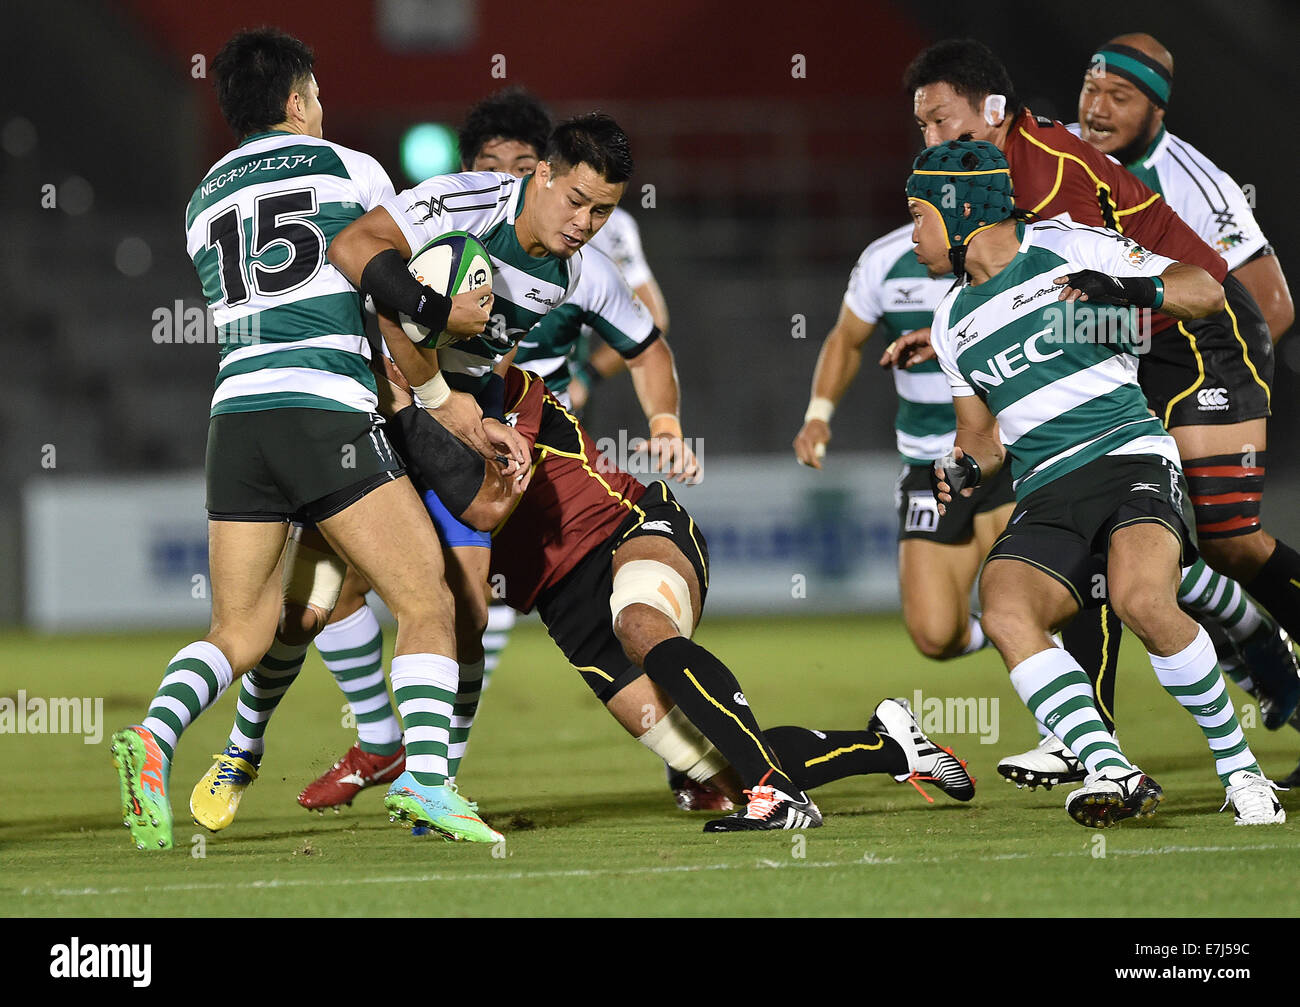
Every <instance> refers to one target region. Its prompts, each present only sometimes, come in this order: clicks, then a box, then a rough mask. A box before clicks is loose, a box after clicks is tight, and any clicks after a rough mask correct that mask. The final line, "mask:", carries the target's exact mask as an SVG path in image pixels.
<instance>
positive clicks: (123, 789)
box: [110, 521, 287, 849]
mask: <svg viewBox="0 0 1300 1007" xmlns="http://www.w3.org/2000/svg"><path fill="white" fill-rule="evenodd" d="M286 531H287V525H286V524H285V523H283V522H280V521H209V523H208V551H209V571H210V583H211V588H212V626H211V629H210V631H209V633H208V635H207V637H205V638H204V639H203V640H201V641H198V642H196V643H192V644H190V645H188V646H186V647H183V648H181V650H180V651H179V652H177V654H176V655H175V656H174V657H173V658H172V659H171V661H170V662H168V665H167V671H166V672H165V674H164V676H163V680H162V682H161V684H160V685H159V687H158V691H157V693H156V695H155V696H154V699H153V701H152V702H151V703H150V705H149V711H148V714H147V715H146V717H145V719H144V721H143V722H142V723H141V724H139V725H133V726H131V727H127V728H125V729H124V730H122V731H119V732H117V733H116V734H115V735H114V736H113V738H112V741H111V742H110V750H111V752H112V755H113V764H114V766H115V767H116V768H117V771H118V785H119V791H120V795H121V800H122V815H123V824H124V825H125V826H127V828H129V829H130V831H131V838H132V841H133V842H134V843H135V845H136V847H137V848H138V849H168V848H170V847H171V845H172V813H171V802H170V799H169V797H168V784H169V782H170V775H171V762H172V758H173V756H174V753H175V746H176V743H177V741H178V740H179V738H180V735H181V733H182V732H183V731H184V730H185V728H186V727H188V726H189V725H190V723H191V722H193V720H194V719H195V718H196V717H197V716H198V715H199V714H200V713H202V712H203V711H204V710H205V709H207V708H208V707H209V706H211V705H212V704H213V703H215V702H216V701H217V699H218V698H220V696H221V694H222V693H223V692H224V691H225V689H226V688H227V687H228V686H229V685H230V683H231V682H232V681H233V680H234V678H235V677H236V676H237V675H239V674H242V673H243V672H244V671H246V670H248V668H250V667H252V665H253V664H254V663H255V662H256V661H257V660H258V658H259V657H261V656H262V655H263V654H265V652H266V650H267V647H268V645H269V644H270V643H271V641H272V639H273V637H274V634H275V624H276V621H277V619H278V616H279V608H280V577H279V574H280V563H281V555H282V553H283V550H284V542H285V535H286Z"/></svg>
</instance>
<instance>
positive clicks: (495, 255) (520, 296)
mask: <svg viewBox="0 0 1300 1007" xmlns="http://www.w3.org/2000/svg"><path fill="white" fill-rule="evenodd" d="M532 178H533V176H532V175H529V176H527V177H525V178H515V177H514V176H513V175H506V174H503V173H501V172H497V171H465V172H461V173H459V174H455V175H438V176H436V177H434V178H430V179H427V180H426V181H423V182H421V183H420V184H419V185H417V186H415V187H414V188H413V189H406V190H405V191H403V192H399V193H398V194H397V195H396V196H394V197H392V198H391V199H388V200H386V201H385V202H384V209H385V210H387V211H388V212H389V214H390V215H391V216H392V218H393V219H394V220H395V221H396V222H397V226H398V227H399V228H401V230H402V234H403V235H404V236H405V237H406V241H407V244H409V245H410V246H411V254H412V255H415V254H416V253H417V252H419V251H420V249H422V248H423V247H424V246H425V245H427V244H428V243H429V242H430V241H433V240H434V239H435V238H439V237H441V236H442V235H444V234H446V233H447V232H448V231H467V232H468V233H470V234H472V235H474V236H475V237H476V238H478V239H479V241H481V242H483V247H484V248H486V249H487V250H488V255H489V256H491V258H492V273H493V276H492V293H493V295H494V297H495V300H494V301H493V303H492V321H491V322H490V323H489V324H488V327H487V328H486V329H485V330H484V331H483V334H482V335H481V336H475V337H474V338H472V339H466V340H462V341H461V342H458V343H456V344H454V345H452V346H447V347H443V348H442V349H440V350H439V351H438V363H439V366H440V368H441V370H442V371H443V373H445V374H446V376H447V382H448V384H450V385H451V386H452V387H454V388H459V389H460V390H462V391H471V392H472V391H477V390H478V389H479V388H480V387H482V385H483V384H484V383H485V382H486V381H487V377H488V374H489V373H490V372H491V370H492V366H493V364H495V363H496V362H497V361H498V360H500V359H501V358H502V357H503V356H505V355H506V354H507V353H509V352H510V349H511V347H513V346H514V345H515V344H516V343H517V342H518V341H519V338H520V337H521V336H522V335H523V334H524V333H525V332H527V331H528V330H529V329H531V328H532V327H533V326H534V325H536V324H537V323H538V322H539V321H540V320H541V319H542V317H543V316H544V315H545V314H546V313H547V312H548V311H550V310H551V309H552V308H555V307H556V306H558V305H559V304H561V303H562V302H563V301H565V300H567V299H568V297H569V295H570V294H572V293H573V290H574V287H575V286H576V285H577V282H578V277H579V275H580V274H581V271H582V258H581V252H580V251H579V252H574V254H573V255H572V256H571V257H569V258H567V259H562V258H559V257H558V256H554V255H549V254H547V255H543V256H540V257H534V256H531V255H529V254H528V253H527V252H525V251H524V249H523V247H522V246H521V245H520V244H519V238H518V237H517V236H516V234H515V220H516V219H517V218H518V216H519V213H520V212H521V211H522V210H523V207H524V197H525V193H526V192H527V188H528V185H529V183H530V182H531V180H532Z"/></svg>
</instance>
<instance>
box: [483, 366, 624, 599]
mask: <svg viewBox="0 0 1300 1007" xmlns="http://www.w3.org/2000/svg"><path fill="white" fill-rule="evenodd" d="M505 380H506V398H505V401H506V420H507V422H509V423H510V424H511V425H512V426H513V427H514V428H515V429H516V430H518V431H519V433H521V434H522V435H523V436H524V438H525V439H526V440H527V441H528V442H529V443H530V444H531V445H532V463H533V473H532V482H531V483H530V484H529V486H528V489H527V490H526V491H525V492H524V495H523V496H522V497H521V498H520V499H519V502H518V504H516V506H515V508H514V510H513V511H511V512H510V515H509V516H508V517H507V518H506V519H505V520H504V521H503V522H502V523H501V525H500V526H499V527H498V528H497V529H496V530H495V531H494V532H493V533H492V574H493V576H494V577H495V576H496V575H498V574H500V575H501V576H502V577H503V578H504V579H503V581H502V582H501V583H503V584H504V587H505V592H506V595H505V600H506V604H508V605H510V607H512V608H515V609H518V610H519V611H521V612H527V611H529V610H530V609H532V607H533V604H534V603H535V602H536V601H537V596H538V595H539V594H541V592H542V591H544V590H546V588H548V587H551V586H552V585H554V584H557V583H559V581H560V579H561V578H562V577H564V575H565V574H567V573H568V572H569V571H570V570H572V569H573V568H574V567H575V566H577V565H578V563H580V562H581V561H582V559H583V558H584V557H585V556H586V555H587V554H588V553H589V552H591V550H592V549H595V548H596V547H597V546H599V545H600V544H601V543H602V542H604V541H605V540H606V539H608V538H609V537H610V536H611V535H613V534H614V532H615V531H616V530H617V529H618V526H619V525H620V524H622V523H623V521H624V520H625V519H626V518H627V516H628V515H629V514H634V513H637V512H638V507H637V501H638V500H640V499H641V497H642V496H643V495H644V494H645V491H646V488H645V486H644V485H643V484H642V483H640V482H639V481H638V480H636V479H634V478H633V477H632V476H630V475H628V474H627V473H626V472H624V471H622V470H621V469H619V468H618V467H617V466H615V465H612V464H610V463H609V462H607V461H605V460H603V459H602V458H601V456H600V454H599V453H598V452H597V451H596V445H595V444H594V443H593V441H592V439H591V437H590V436H588V434H587V432H586V431H585V430H583V429H582V427H581V426H579V425H578V421H577V419H575V418H574V416H573V415H572V414H571V413H569V412H567V411H566V410H565V409H564V407H562V406H561V405H560V404H559V403H558V402H557V401H556V400H555V398H554V396H552V395H551V394H550V393H549V392H548V391H547V390H546V386H545V385H544V384H543V383H542V381H541V380H540V379H538V378H536V377H534V376H533V375H531V374H528V373H525V372H524V371H521V370H520V369H519V368H517V367H511V368H510V369H509V370H508V371H507V372H506V379H505Z"/></svg>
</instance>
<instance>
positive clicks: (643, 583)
mask: <svg viewBox="0 0 1300 1007" xmlns="http://www.w3.org/2000/svg"><path fill="white" fill-rule="evenodd" d="M629 605H649V606H650V607H651V608H653V609H658V610H659V611H660V612H662V613H663V614H664V615H666V616H668V618H669V619H671V620H672V621H673V623H674V624H675V625H676V626H677V629H678V631H679V632H680V633H681V634H682V636H684V637H686V638H687V639H690V636H691V633H693V632H694V631H695V615H694V613H693V612H692V611H691V590H690V588H689V587H687V586H686V578H684V577H683V576H682V575H681V574H679V573H678V572H677V571H676V570H674V569H673V568H672V567H670V566H668V565H667V564H666V563H660V562H659V561H658V560H653V559H634V560H632V561H631V562H630V563H624V564H623V566H622V567H621V568H620V569H619V571H618V573H616V574H614V590H613V592H612V593H611V594H610V596H609V611H610V615H611V616H613V618H614V619H616V620H617V619H618V614H619V612H621V611H623V609H625V608H627V607H628V606H629Z"/></svg>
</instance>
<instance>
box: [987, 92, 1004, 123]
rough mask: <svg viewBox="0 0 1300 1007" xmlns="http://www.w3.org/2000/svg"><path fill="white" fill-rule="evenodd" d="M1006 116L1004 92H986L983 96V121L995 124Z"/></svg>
mask: <svg viewBox="0 0 1300 1007" xmlns="http://www.w3.org/2000/svg"><path fill="white" fill-rule="evenodd" d="M1006 116H1007V96H1006V95H1005V94H987V95H985V96H984V121H985V122H986V123H988V124H989V125H990V126H996V125H997V124H998V123H1000V122H1001V121H1002V120H1003V119H1005V118H1006Z"/></svg>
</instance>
